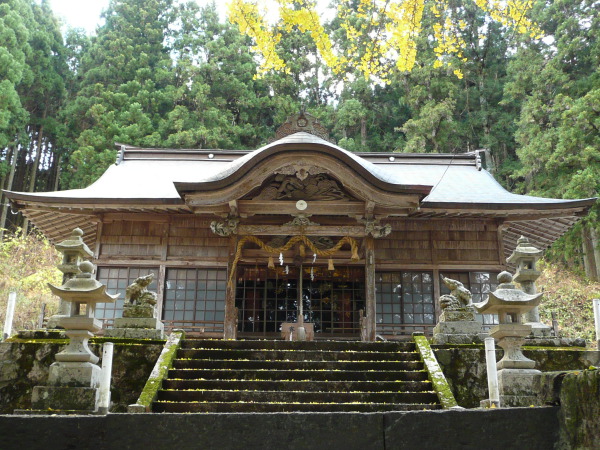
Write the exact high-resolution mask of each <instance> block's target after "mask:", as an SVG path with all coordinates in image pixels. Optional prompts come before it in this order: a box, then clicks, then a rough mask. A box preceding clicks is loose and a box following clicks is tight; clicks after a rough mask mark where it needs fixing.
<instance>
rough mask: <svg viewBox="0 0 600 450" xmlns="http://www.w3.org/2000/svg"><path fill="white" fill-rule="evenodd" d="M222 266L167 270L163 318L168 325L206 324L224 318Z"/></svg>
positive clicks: (217, 321)
mask: <svg viewBox="0 0 600 450" xmlns="http://www.w3.org/2000/svg"><path fill="white" fill-rule="evenodd" d="M226 289H227V270H226V269H168V270H167V273H166V281H165V300H164V304H163V320H165V321H169V322H170V326H172V327H177V328H184V329H185V328H186V327H187V326H188V325H189V326H193V325H198V326H201V325H206V324H208V325H209V328H215V327H214V325H215V323H221V325H220V326H219V327H216V328H220V329H222V322H223V321H224V319H225V291H226Z"/></svg>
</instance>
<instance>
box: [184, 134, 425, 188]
mask: <svg viewBox="0 0 600 450" xmlns="http://www.w3.org/2000/svg"><path fill="white" fill-rule="evenodd" d="M295 153H302V154H303V155H305V154H306V153H312V154H313V156H314V157H330V158H333V159H335V160H338V161H340V162H341V163H342V164H344V165H346V166H348V167H349V168H351V169H352V170H353V171H354V172H355V173H356V174H357V175H359V176H361V177H362V178H363V179H365V180H367V181H368V182H370V183H371V184H373V185H374V186H376V187H378V188H380V189H382V190H385V191H390V192H402V193H407V192H410V193H420V194H428V193H429V191H430V190H431V187H432V186H431V185H426V184H422V183H413V184H406V183H404V182H403V181H402V180H401V179H399V178H398V177H396V176H394V174H393V173H391V172H389V171H388V170H385V169H383V168H380V167H377V166H376V165H375V164H373V163H372V162H370V161H367V160H366V159H364V158H361V157H360V156H358V155H357V154H355V153H352V152H349V151H348V150H345V149H343V148H341V147H338V146H337V145H335V144H332V143H331V142H328V141H326V140H325V139H321V138H320V137H317V136H314V135H312V134H310V133H305V132H298V133H294V134H292V135H290V136H286V137H284V138H282V139H280V140H278V141H275V142H273V143H271V144H268V145H266V146H264V147H262V148H259V149H258V150H255V151H253V152H250V153H248V154H246V155H244V156H242V157H241V158H239V159H237V160H235V161H233V162H232V163H231V164H229V165H228V166H227V167H224V168H223V169H222V170H220V171H218V172H216V173H213V174H212V175H209V176H206V177H203V178H202V179H199V180H198V181H196V182H183V181H175V186H176V188H177V190H178V191H179V192H191V191H208V190H214V189H219V188H223V187H226V186H229V185H232V184H234V183H236V182H237V181H239V180H240V179H241V178H242V177H243V176H245V175H247V174H248V173H250V172H251V171H252V169H253V168H254V167H256V166H257V165H259V164H261V163H265V162H266V163H268V162H269V159H271V158H273V157H275V156H276V155H279V154H285V155H286V157H287V159H289V160H290V162H293V161H294V158H295ZM342 181H343V180H342Z"/></svg>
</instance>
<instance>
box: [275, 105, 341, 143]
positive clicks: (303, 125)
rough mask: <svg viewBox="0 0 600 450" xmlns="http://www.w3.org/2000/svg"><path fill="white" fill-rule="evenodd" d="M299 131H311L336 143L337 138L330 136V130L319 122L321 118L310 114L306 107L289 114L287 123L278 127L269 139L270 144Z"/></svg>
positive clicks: (310, 132)
mask: <svg viewBox="0 0 600 450" xmlns="http://www.w3.org/2000/svg"><path fill="white" fill-rule="evenodd" d="M299 132H304V133H309V134H312V135H315V136H317V137H320V138H321V139H325V140H326V141H328V142H331V143H332V144H335V140H333V139H332V138H330V137H329V131H328V130H327V129H326V128H325V127H324V126H323V125H321V124H320V123H319V119H317V118H316V117H315V116H313V115H311V114H308V113H307V112H305V111H304V109H302V110H301V111H300V112H299V113H298V114H294V115H291V116H289V117H288V118H287V120H286V121H285V123H284V124H283V125H281V126H280V127H279V128H278V129H277V131H276V132H275V136H274V137H272V138H270V139H269V144H270V143H271V142H275V141H277V140H279V139H283V138H284V137H286V136H289V135H291V134H294V133H299Z"/></svg>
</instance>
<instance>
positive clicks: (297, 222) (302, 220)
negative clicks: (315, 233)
mask: <svg viewBox="0 0 600 450" xmlns="http://www.w3.org/2000/svg"><path fill="white" fill-rule="evenodd" d="M310 216H311V215H310V214H308V215H307V214H298V215H297V216H295V217H294V218H293V219H292V220H291V221H290V222H288V223H284V224H283V225H284V226H285V225H291V226H296V227H307V226H309V225H319V224H318V223H316V222H311V220H310V219H309V217H310Z"/></svg>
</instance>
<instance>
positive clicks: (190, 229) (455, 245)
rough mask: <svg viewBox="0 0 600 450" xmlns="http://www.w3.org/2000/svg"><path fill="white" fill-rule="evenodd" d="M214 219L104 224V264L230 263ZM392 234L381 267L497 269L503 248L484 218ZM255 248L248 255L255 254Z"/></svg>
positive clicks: (436, 222) (403, 223)
mask: <svg viewBox="0 0 600 450" xmlns="http://www.w3.org/2000/svg"><path fill="white" fill-rule="evenodd" d="M210 221H211V219H209V218H203V217H199V216H193V215H190V216H181V215H178V216H172V217H169V218H168V220H162V221H149V220H148V221H143V220H138V221H126V220H118V221H112V222H106V223H104V224H103V227H102V232H101V236H100V248H99V253H100V254H99V259H100V260H103V261H109V260H111V259H119V260H123V259H132V260H135V259H139V260H148V259H155V260H157V261H163V262H168V261H171V262H173V263H177V262H182V261H187V262H193V261H194V260H197V261H198V262H199V263H200V262H202V264H203V265H206V264H207V263H209V262H211V261H213V262H215V263H219V265H221V264H222V263H223V262H226V261H227V257H228V251H227V248H228V239H227V238H224V237H219V236H216V235H214V234H213V233H212V232H211V231H210ZM390 223H391V225H392V229H393V231H392V233H391V234H390V235H389V236H387V237H385V238H382V239H376V240H375V243H374V244H375V259H376V263H378V264H385V265H388V264H401V265H406V266H410V265H420V266H422V265H424V264H425V265H429V264H431V265H432V266H436V265H438V264H446V265H447V264H453V263H454V264H457V265H459V264H462V263H464V262H469V263H473V264H477V265H485V264H489V265H491V266H492V265H493V266H496V265H497V264H498V261H499V259H500V257H499V252H500V251H501V249H500V248H499V245H498V225H497V223H496V222H495V221H493V220H481V219H425V220H423V219H421V220H419V219H398V220H394V221H391V222H390ZM251 247H252V246H250V245H248V246H247V251H250V252H252V250H251Z"/></svg>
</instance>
